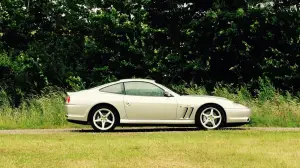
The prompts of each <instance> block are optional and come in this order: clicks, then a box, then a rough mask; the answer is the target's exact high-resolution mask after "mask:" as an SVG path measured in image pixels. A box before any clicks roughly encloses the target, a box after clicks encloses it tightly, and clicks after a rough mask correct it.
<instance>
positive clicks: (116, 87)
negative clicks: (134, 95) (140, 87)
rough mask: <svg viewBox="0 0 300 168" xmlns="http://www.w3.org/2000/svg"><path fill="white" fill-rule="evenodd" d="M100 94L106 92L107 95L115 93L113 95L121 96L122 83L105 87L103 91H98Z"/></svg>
mask: <svg viewBox="0 0 300 168" xmlns="http://www.w3.org/2000/svg"><path fill="white" fill-rule="evenodd" d="M100 92H107V93H115V94H123V88H122V83H118V84H114V85H111V86H107V87H105V88H103V89H100Z"/></svg>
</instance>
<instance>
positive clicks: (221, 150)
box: [0, 130, 300, 168]
mask: <svg viewBox="0 0 300 168" xmlns="http://www.w3.org/2000/svg"><path fill="white" fill-rule="evenodd" d="M299 139H300V134H299V132H290V131H289V132H278V131H276V132H269V131H268V132H266V131H253V130H252V131H249V130H225V131H183V132H147V133H145V132H140V133H137V132H135V133H128V132H127V133H126V132H125V133H102V134H101V133H59V134H50V135H49V134H48V135H47V134H31V135H28V134H5V135H4V134H2V135H1V134H0V153H1V155H0V163H1V164H0V167H5V168H10V167H30V168H31V167H49V168H51V167H151V168H152V167H233V168H234V167H272V168H275V167H280V168H281V167H298V166H299V165H300V160H299V158H300V150H299V149H300V141H299Z"/></svg>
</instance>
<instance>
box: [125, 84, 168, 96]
mask: <svg viewBox="0 0 300 168" xmlns="http://www.w3.org/2000/svg"><path fill="white" fill-rule="evenodd" d="M124 85H125V93H126V95H135V96H160V97H163V96H164V91H163V89H161V88H160V87H158V86H156V85H153V84H151V83H147V82H127V83H124Z"/></svg>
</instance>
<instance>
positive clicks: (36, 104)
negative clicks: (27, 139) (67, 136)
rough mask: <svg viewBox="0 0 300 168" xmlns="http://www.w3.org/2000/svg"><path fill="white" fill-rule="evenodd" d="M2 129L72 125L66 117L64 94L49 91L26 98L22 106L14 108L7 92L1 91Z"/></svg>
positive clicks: (0, 122)
mask: <svg viewBox="0 0 300 168" xmlns="http://www.w3.org/2000/svg"><path fill="white" fill-rule="evenodd" d="M1 97H2V98H1V100H2V101H1V108H0V129H14V128H58V127H70V126H73V125H72V124H69V123H68V122H67V121H66V119H65V114H66V113H65V110H64V94H63V93H62V92H53V93H48V94H47V95H45V96H41V97H36V98H32V99H30V100H24V101H23V102H22V103H21V105H20V107H18V108H12V107H11V106H10V105H9V103H8V99H7V98H5V93H4V92H2V93H1Z"/></svg>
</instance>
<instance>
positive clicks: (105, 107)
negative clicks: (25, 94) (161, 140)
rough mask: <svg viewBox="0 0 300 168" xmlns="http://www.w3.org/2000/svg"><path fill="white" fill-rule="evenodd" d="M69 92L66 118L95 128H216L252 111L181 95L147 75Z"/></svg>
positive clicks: (243, 120) (246, 118)
mask: <svg viewBox="0 0 300 168" xmlns="http://www.w3.org/2000/svg"><path fill="white" fill-rule="evenodd" d="M67 94H68V96H67V98H66V105H65V108H66V111H67V115H66V116H67V120H68V121H69V122H73V123H78V124H91V125H92V127H93V128H94V129H95V130H96V131H111V130H113V129H114V128H115V127H116V126H118V125H132V124H134V125H150V124H151V125H196V126H198V127H200V128H203V129H217V128H220V127H222V126H226V125H228V124H246V123H248V122H249V121H250V115H251V110H250V109H249V108H247V107H245V106H243V105H241V104H237V103H234V102H233V101H230V100H228V99H226V98H222V97H215V96H204V95H203V96H201V95H179V94H177V93H175V92H173V91H172V90H170V89H168V88H167V87H165V86H163V85H161V84H158V83H156V82H155V81H153V80H148V79H123V80H119V81H116V82H112V83H107V84H104V85H101V86H98V87H95V88H91V89H87V90H82V91H78V92H68V93H67Z"/></svg>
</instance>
